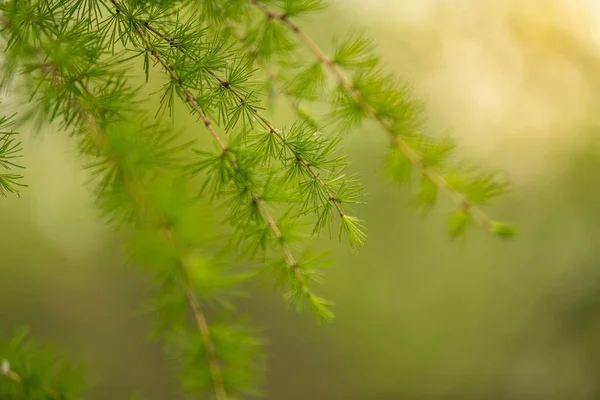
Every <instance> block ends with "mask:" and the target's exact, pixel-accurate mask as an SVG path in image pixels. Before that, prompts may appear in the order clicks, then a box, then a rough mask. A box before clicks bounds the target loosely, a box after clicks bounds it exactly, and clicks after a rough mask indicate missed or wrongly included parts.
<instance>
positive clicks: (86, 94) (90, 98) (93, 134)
mask: <svg viewBox="0 0 600 400" xmlns="http://www.w3.org/2000/svg"><path fill="white" fill-rule="evenodd" d="M8 24H10V21H7V25H8ZM39 29H40V32H42V33H43V34H45V35H46V36H47V39H48V40H50V41H54V40H55V38H54V37H53V36H52V33H51V32H49V30H48V28H47V26H45V25H43V24H41V23H40V24H39ZM43 51H44V49H42V48H32V52H33V53H34V54H36V55H37V60H36V64H34V65H32V66H30V67H29V68H37V69H38V70H39V71H41V72H42V74H43V75H44V77H45V78H48V80H49V81H50V82H51V88H55V89H57V90H58V88H59V87H60V86H61V85H64V84H68V83H69V81H71V82H72V83H73V85H74V88H75V87H76V88H77V89H78V90H79V91H80V93H79V95H80V101H81V103H80V102H79V101H76V98H73V97H71V98H69V99H68V104H67V108H68V109H69V110H70V112H73V113H75V114H79V119H80V120H81V122H82V124H83V126H82V128H83V129H82V130H83V132H84V133H85V134H87V135H88V137H89V139H90V141H91V143H93V146H94V147H95V151H94V153H95V154H98V155H103V154H109V152H110V149H109V147H108V146H109V143H108V142H107V140H106V137H105V136H104V135H103V128H102V126H101V125H100V124H99V122H98V121H97V120H96V118H95V116H94V115H92V113H91V112H90V111H88V110H87V109H86V108H85V107H82V106H81V104H86V103H88V104H94V102H95V100H96V96H95V95H94V93H93V92H92V90H90V88H88V87H87V85H86V84H85V83H84V81H83V80H82V79H74V80H71V79H72V78H71V77H64V76H62V75H61V74H60V67H59V66H58V65H55V64H53V63H52V61H50V55H49V54H43ZM123 185H124V187H125V190H126V191H127V192H128V193H129V194H130V195H131V197H132V198H133V199H134V201H135V202H136V203H137V204H138V205H139V207H140V209H142V210H145V211H146V213H149V214H153V215H155V217H156V218H157V219H158V221H159V222H160V225H161V226H162V228H161V231H162V233H163V235H164V237H165V238H166V240H167V242H168V243H169V244H170V245H171V246H172V247H173V248H177V242H178V239H177V237H176V233H175V232H174V231H173V230H172V229H171V227H170V226H169V222H168V218H167V216H165V215H161V214H160V212H159V210H157V209H153V210H152V212H151V213H150V210H149V208H150V207H152V205H151V203H152V202H151V200H150V199H149V198H148V197H147V195H146V192H145V190H144V188H143V187H142V185H141V182H140V181H139V180H138V179H137V177H136V176H134V175H131V174H124V176H123ZM179 266H180V268H181V270H182V273H183V274H184V276H186V280H187V281H188V283H187V287H184V288H183V291H184V293H185V294H184V296H185V297H187V299H188V301H189V304H190V308H191V310H192V313H193V315H194V320H195V321H196V324H197V328H198V330H199V332H200V335H201V337H202V340H203V342H204V345H205V347H206V349H207V353H208V359H209V369H210V373H211V376H212V379H213V388H214V391H215V396H216V399H217V400H226V399H227V398H228V396H227V393H226V391H225V388H224V383H223V378H222V373H221V367H220V365H219V360H218V357H217V355H216V352H215V345H214V343H213V342H212V338H211V332H210V328H209V325H208V323H207V319H206V316H205V315H204V312H203V311H202V308H201V307H200V304H199V302H198V299H197V298H196V295H195V293H194V292H193V290H192V289H191V287H189V281H191V279H190V277H189V275H188V274H189V272H188V271H187V267H186V263H185V261H184V260H183V259H179ZM5 375H12V376H13V377H14V378H16V375H13V374H11V373H10V371H9V372H7V373H6V374H5Z"/></svg>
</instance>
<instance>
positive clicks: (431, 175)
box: [248, 0, 509, 234]
mask: <svg viewBox="0 0 600 400" xmlns="http://www.w3.org/2000/svg"><path fill="white" fill-rule="evenodd" d="M248 1H249V2H250V4H252V5H253V6H254V7H255V8H256V9H258V10H259V11H260V12H262V13H263V14H264V15H265V16H266V17H267V18H268V19H270V20H276V21H279V22H280V23H281V24H283V25H284V26H285V27H286V28H287V29H288V30H289V31H291V32H292V33H293V35H294V36H296V38H297V39H298V40H299V41H300V42H301V43H303V44H304V45H305V46H306V47H307V48H308V49H309V50H310V52H311V53H312V54H313V56H314V57H315V59H316V60H317V61H318V62H319V63H320V64H322V65H323V66H325V68H326V69H327V70H329V71H330V73H331V74H332V75H333V76H334V77H335V79H336V81H337V82H338V84H339V86H340V87H341V88H342V89H343V90H344V91H345V92H346V93H347V94H348V95H349V96H350V97H351V98H352V99H354V101H355V102H356V104H357V105H358V106H359V107H360V108H361V109H362V110H363V111H364V113H365V114H366V115H368V116H369V117H370V118H371V119H373V120H374V121H376V122H377V123H378V124H379V125H380V126H381V127H382V128H383V130H384V131H385V132H387V133H388V135H389V136H390V141H391V143H392V145H393V146H394V147H396V148H397V149H398V150H399V151H400V152H401V153H402V154H403V155H404V157H406V159H407V160H408V161H409V162H410V163H411V164H412V165H414V166H415V167H417V168H419V169H420V171H421V172H422V174H423V176H425V177H426V178H427V179H428V180H429V181H430V182H431V183H433V184H434V185H435V186H436V187H437V188H439V189H440V190H442V191H444V192H445V193H446V194H447V195H448V196H449V197H450V198H451V199H452V200H453V201H454V202H455V203H456V204H457V205H458V206H459V207H460V209H461V210H462V211H463V212H465V213H468V214H469V215H470V216H471V217H472V218H473V219H474V220H475V221H476V222H477V223H478V224H479V225H480V226H481V227H482V228H483V229H485V230H486V231H490V232H493V233H496V234H509V233H508V232H507V231H506V228H507V227H506V226H504V224H500V223H498V222H496V221H494V220H493V219H492V218H490V217H489V216H488V215H487V214H486V213H485V212H484V211H483V210H481V209H480V208H479V207H477V206H476V205H475V204H474V203H473V202H471V201H469V200H468V199H467V197H466V196H465V195H464V194H462V193H461V192H460V191H458V190H455V189H454V188H453V187H452V185H451V184H450V183H449V182H448V181H447V179H446V178H445V177H444V176H443V175H441V174H439V173H438V172H437V171H436V170H435V169H433V168H431V167H430V166H429V165H427V163H426V162H425V161H424V160H423V158H422V157H421V156H420V155H419V154H418V152H417V151H415V150H414V149H413V148H411V146H410V145H408V144H407V143H406V141H405V140H403V139H402V137H401V133H400V132H397V131H396V130H395V129H394V127H393V126H392V124H390V123H389V122H387V121H386V120H385V119H384V118H383V117H382V116H381V115H380V114H379V113H378V112H377V110H376V109H375V108H374V107H372V106H371V105H370V104H369V103H368V102H367V101H366V100H365V99H364V97H363V95H362V93H361V92H360V90H358V89H357V88H356V87H355V86H354V85H353V84H352V82H351V81H350V79H349V78H348V77H347V76H346V75H345V74H344V72H342V70H341V68H339V67H338V66H337V65H336V64H335V62H334V61H333V59H332V58H331V57H330V56H328V55H327V53H325V52H324V51H323V50H322V49H321V48H320V47H319V46H318V45H317V44H316V43H315V42H314V41H313V40H312V39H311V38H310V37H309V36H308V35H307V34H306V33H305V32H304V30H303V29H302V28H301V27H300V26H299V25H298V24H296V23H294V22H293V21H291V20H290V18H289V15H287V14H286V13H277V12H275V11H273V10H271V9H270V8H269V7H268V6H267V5H265V4H263V3H262V2H261V1H259V0H248Z"/></svg>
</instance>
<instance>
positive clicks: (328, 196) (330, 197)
mask: <svg viewBox="0 0 600 400" xmlns="http://www.w3.org/2000/svg"><path fill="white" fill-rule="evenodd" d="M111 2H112V3H113V5H115V7H116V8H117V9H120V8H119V3H118V2H117V1H113V0H111ZM136 26H137V28H136V30H137V31H138V34H139V33H140V32H139V29H140V28H141V27H144V28H145V29H146V30H147V31H148V32H150V33H151V34H153V35H155V36H156V37H158V38H160V39H162V40H164V41H165V42H166V43H168V44H169V45H170V47H171V48H175V49H177V50H178V51H180V52H181V53H182V54H188V52H187V51H186V49H185V48H184V47H183V46H181V45H180V44H179V43H178V41H177V38H176V37H173V36H170V35H168V34H166V33H163V32H161V31H160V30H159V29H157V28H155V27H154V26H153V25H151V24H150V23H149V22H148V21H145V22H144V23H143V24H139V25H136ZM148 44H150V43H148ZM155 57H156V56H155ZM192 59H194V58H193V56H192ZM196 61H197V60H196ZM207 72H208V73H209V75H210V76H211V77H212V78H214V79H215V80H216V81H217V82H218V83H219V85H220V86H221V87H222V88H224V89H226V90H228V91H229V92H231V93H232V94H233V96H235V98H236V99H237V101H238V102H239V103H240V105H247V107H248V109H249V110H250V111H251V113H252V114H253V115H254V116H255V117H256V118H257V119H258V120H259V121H260V122H261V123H262V124H263V125H264V127H265V128H266V129H267V130H268V133H269V134H272V135H274V136H275V137H276V138H277V139H278V140H279V145H280V146H282V147H283V148H285V149H287V150H288V151H289V152H290V153H291V154H293V156H294V157H295V158H296V160H297V162H298V163H299V164H300V165H301V166H302V168H303V169H304V170H305V171H306V172H307V173H308V175H309V176H310V177H311V178H312V180H314V181H315V182H316V183H317V184H318V185H319V186H320V188H321V190H322V191H323V193H324V194H325V196H324V197H325V198H324V200H325V201H326V202H329V203H330V204H331V205H332V206H333V207H334V208H335V210H336V212H337V214H338V215H339V217H340V218H341V220H342V224H343V225H344V224H348V223H349V221H356V227H357V229H356V236H355V238H356V240H350V243H351V244H352V245H357V246H361V245H363V244H364V233H363V232H362V231H361V229H360V226H361V225H360V222H361V221H360V220H358V219H357V218H356V217H351V216H349V215H347V214H346V213H345V212H344V210H343V207H342V200H341V199H340V198H339V196H338V194H336V193H334V192H333V190H332V189H331V188H330V187H329V185H328V184H327V182H325V181H324V180H323V179H322V178H321V177H320V176H319V174H318V173H317V172H316V171H315V168H314V166H313V165H311V163H310V162H309V161H308V160H306V159H305V158H304V156H303V154H302V153H300V152H298V151H296V150H295V149H294V147H293V146H291V145H290V143H289V142H287V141H286V140H285V138H284V137H283V136H282V134H281V133H280V132H279V131H278V130H277V129H276V128H275V126H274V125H273V124H272V123H271V122H270V121H269V120H268V119H267V118H266V117H265V116H263V115H262V114H261V113H260V111H259V110H258V108H256V107H255V106H253V105H251V104H248V102H247V100H246V98H245V96H244V95H243V94H242V93H240V91H238V90H237V89H236V88H235V87H234V86H233V85H231V84H230V82H228V81H227V80H225V79H223V78H221V77H220V76H219V75H218V74H217V73H216V72H214V71H212V70H207ZM213 137H214V135H213ZM279 154H282V155H283V154H284V153H282V152H281V153H279Z"/></svg>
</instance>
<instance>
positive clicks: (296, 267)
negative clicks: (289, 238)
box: [110, 0, 333, 319]
mask: <svg viewBox="0 0 600 400" xmlns="http://www.w3.org/2000/svg"><path fill="white" fill-rule="evenodd" d="M110 1H111V3H112V4H113V5H114V7H115V8H116V15H122V16H123V18H130V16H128V14H127V11H126V10H124V9H123V8H122V7H121V6H120V4H119V3H118V1H117V0H110ZM129 20H130V21H132V23H133V27H134V29H135V32H136V33H137V36H138V38H139V39H140V40H141V42H142V44H143V50H144V51H146V52H148V53H150V55H151V56H152V57H153V58H154V59H155V60H156V62H157V63H158V64H159V65H160V66H161V67H162V69H163V70H164V71H165V72H166V73H167V74H168V75H169V77H170V79H172V81H173V82H176V84H177V86H178V87H179V88H180V91H179V92H178V93H179V95H180V98H181V100H182V101H183V102H184V103H186V104H188V105H189V106H190V108H191V109H192V111H193V112H194V113H195V114H196V115H197V116H198V117H199V118H200V119H201V120H202V122H203V124H204V126H205V127H206V129H207V130H208V132H209V133H210V135H211V137H212V138H213V140H214V141H215V142H216V144H217V145H218V147H219V149H220V151H221V153H222V155H223V156H224V157H225V158H226V159H227V160H228V162H229V163H230V164H231V166H232V168H233V170H234V171H235V172H236V173H239V172H240V166H239V164H238V162H237V160H236V158H235V155H234V154H233V152H231V151H230V149H229V148H228V147H227V146H226V145H225V143H224V142H223V140H222V139H221V138H220V137H219V135H218V133H217V132H216V130H215V128H214V126H213V124H212V123H211V121H210V120H209V119H208V117H207V115H206V113H205V112H204V111H203V110H202V107H201V106H200V105H199V104H198V101H197V99H196V98H195V97H194V95H193V94H192V93H191V92H190V90H189V89H188V88H187V87H186V86H185V85H184V84H183V80H182V79H181V77H180V76H178V75H177V73H176V72H175V71H174V69H173V68H172V67H171V66H170V65H169V64H168V63H167V62H166V61H165V60H164V59H163V57H162V56H161V55H160V54H159V53H158V52H157V51H156V50H155V49H153V46H152V43H150V41H149V40H148V38H147V37H146V36H145V35H144V33H143V31H142V26H148V25H149V24H148V23H144V24H141V23H139V22H137V21H135V20H133V19H129ZM150 31H152V30H150ZM265 121H266V120H265ZM243 189H244V190H247V191H249V192H250V193H251V201H252V203H253V204H254V205H256V207H257V209H258V210H259V213H260V215H261V216H262V219H263V220H264V222H265V223H266V225H267V227H268V228H269V230H270V231H271V233H272V235H273V236H274V237H275V239H276V241H277V242H278V243H279V244H280V247H281V251H282V254H283V257H284V260H285V262H286V264H287V265H288V267H289V268H290V269H291V270H292V271H293V276H294V279H295V280H296V282H297V285H292V288H293V289H292V293H290V297H291V298H292V299H297V298H298V297H299V296H303V297H305V298H306V300H307V301H308V302H309V304H310V305H311V307H312V308H313V310H315V311H317V312H318V315H319V316H320V317H322V318H324V319H332V318H333V314H332V313H331V311H329V310H328V309H327V302H326V301H325V300H324V299H322V298H320V297H318V296H315V295H314V294H313V293H312V291H311V290H310V289H309V287H308V285H307V282H306V279H305V277H304V276H303V274H302V271H301V268H300V263H299V261H298V260H297V259H296V257H295V256H294V254H293V252H292V250H291V249H290V247H289V245H288V244H287V243H286V241H285V238H284V236H283V234H282V232H281V229H280V228H279V226H278V224H277V222H276V221H275V218H274V217H273V216H272V215H271V214H270V213H269V211H268V210H267V207H266V205H265V204H264V201H263V200H262V198H261V196H260V195H259V194H258V193H255V192H253V191H252V188H250V187H248V186H246V187H244V188H243ZM294 292H295V293H294Z"/></svg>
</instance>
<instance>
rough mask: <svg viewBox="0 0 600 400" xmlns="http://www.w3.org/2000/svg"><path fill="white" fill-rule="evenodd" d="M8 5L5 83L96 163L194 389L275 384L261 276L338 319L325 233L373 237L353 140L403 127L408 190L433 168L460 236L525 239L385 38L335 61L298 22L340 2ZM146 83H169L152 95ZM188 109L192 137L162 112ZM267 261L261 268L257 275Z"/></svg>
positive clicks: (425, 193)
mask: <svg viewBox="0 0 600 400" xmlns="http://www.w3.org/2000/svg"><path fill="white" fill-rule="evenodd" d="M0 4H1V6H0V10H1V12H2V19H1V23H2V25H3V30H2V34H3V39H4V49H5V50H4V56H5V60H4V63H3V83H4V85H5V86H8V85H12V87H13V88H15V89H16V90H18V91H21V92H23V93H24V94H26V95H27V96H28V98H30V99H31V101H30V103H29V109H28V111H27V113H28V114H27V115H31V116H37V118H43V119H45V120H47V121H55V122H57V123H58V124H60V127H61V129H62V130H64V131H65V132H68V133H69V134H70V135H72V136H73V137H74V139H75V140H77V143H78V144H79V148H80V151H81V153H82V154H83V155H85V157H86V159H87V160H89V162H88V165H87V167H88V169H89V171H90V173H91V174H92V176H93V177H94V189H95V193H96V198H97V203H98V206H99V208H100V210H101V211H102V213H103V215H104V216H105V218H106V220H107V221H109V222H110V223H112V224H113V225H114V226H115V229H119V228H121V229H124V230H125V232H127V235H128V246H127V247H128V250H129V253H130V255H131V257H132V260H133V263H134V264H136V265H139V266H140V268H144V269H145V270H147V271H148V273H149V274H151V276H152V277H153V278H154V283H155V285H154V286H155V287H154V291H153V294H152V296H151V300H150V301H149V302H148V305H147V307H148V311H149V312H151V313H152V314H153V315H155V317H156V329H155V337H156V339H157V340H161V341H162V342H163V343H164V345H165V349H166V351H167V353H168V354H169V356H170V357H171V359H172V360H173V363H174V367H175V368H176V369H178V370H179V372H180V376H181V382H182V389H183V390H184V391H185V393H187V394H189V395H194V396H195V395H204V394H207V393H212V395H213V397H214V398H216V399H217V400H224V399H227V398H234V397H235V396H241V395H245V394H247V393H253V392H254V391H255V388H256V384H257V382H260V379H258V378H257V373H259V372H260V371H261V369H262V367H261V360H262V356H261V351H260V347H261V346H260V343H261V342H260V340H258V339H256V338H255V335H254V333H253V330H252V329H250V328H248V327H247V326H246V325H245V324H241V323H240V322H239V320H238V319H237V318H236V317H235V306H234V304H235V301H234V298H235V296H236V295H237V293H238V289H237V288H238V287H239V285H240V284H241V283H243V282H244V281H245V280H247V279H251V278H253V277H255V276H256V275H260V276H263V277H267V278H268V279H269V280H270V281H271V282H272V283H273V285H274V286H275V287H277V288H279V289H280V290H282V291H283V292H284V296H285V298H287V300H288V301H289V302H290V304H291V305H293V306H294V307H295V308H298V309H304V308H308V309H310V310H311V311H312V312H313V313H314V314H315V315H316V316H317V317H318V318H319V319H321V320H331V319H333V317H334V314H333V312H332V311H331V309H330V306H331V304H330V302H329V301H328V300H326V299H324V298H323V297H321V296H320V295H318V294H316V293H315V292H314V289H313V286H314V284H315V283H318V282H320V281H321V280H322V275H323V273H322V271H323V268H324V266H325V265H327V264H328V261H327V260H326V258H324V257H323V255H322V254H321V253H318V254H315V253H314V252H313V251H312V250H311V248H310V239H311V237H313V236H316V235H319V234H321V233H322V232H323V231H324V230H325V231H328V232H329V234H330V235H331V233H332V232H333V230H337V231H338V232H339V237H340V240H343V241H345V242H346V243H348V244H349V245H350V246H353V247H360V246H363V245H364V244H365V242H366V240H367V236H366V233H365V232H366V228H365V226H366V223H365V222H364V221H362V220H361V219H360V218H359V217H357V216H355V215H353V214H354V212H353V210H352V206H353V205H356V204H358V203H361V202H362V195H363V194H362V186H361V184H360V182H359V180H358V177H356V176H353V175H352V174H348V172H347V171H348V167H349V160H348V159H347V158H346V157H345V156H344V155H342V154H341V149H340V141H341V134H342V133H343V132H344V131H347V130H349V129H358V128H360V127H361V125H362V124H363V123H366V122H368V121H370V122H371V123H374V124H375V125H376V126H378V129H380V130H381V131H383V132H384V133H386V134H387V135H388V137H389V139H390V144H391V150H390V155H389V158H388V161H389V162H388V164H389V169H390V171H391V172H392V176H393V177H394V178H395V179H396V180H397V181H398V182H402V183H404V182H409V181H410V180H411V179H413V177H414V176H415V175H418V189H417V191H416V202H417V203H418V204H419V205H420V206H421V207H423V208H424V209H431V208H432V207H433V206H434V204H435V203H436V201H437V199H438V197H439V196H440V195H441V194H445V195H448V196H449V197H450V198H451V199H452V200H454V201H456V203H457V204H458V208H459V210H458V211H457V212H456V213H455V214H453V215H452V216H451V217H450V219H449V222H448V226H449V231H450V234H451V236H452V237H457V236H460V235H462V234H464V232H465V231H466V228H467V227H468V226H471V225H475V224H472V222H476V223H478V224H479V225H482V226H483V227H484V228H485V229H487V230H488V231H490V232H493V233H495V234H497V235H499V236H501V237H507V236H510V235H511V233H512V230H511V228H510V227H508V226H507V225H504V224H501V223H498V222H495V221H492V220H491V219H490V218H489V217H487V215H486V214H485V213H483V211H481V210H480V209H479V208H477V207H478V206H480V205H483V204H486V203H487V202H488V201H489V200H491V199H493V198H495V197H497V196H499V195H501V194H504V193H505V192H506V191H507V189H508V186H507V185H506V183H505V182H504V181H503V180H501V179H499V178H498V177H497V176H496V175H495V174H489V173H485V172H481V171H480V170H479V169H476V168H468V169H467V168H465V167H464V166H463V165H462V164H460V163H456V162H454V161H453V157H452V155H453V151H454V148H455V145H454V143H453V142H452V141H451V140H450V139H447V138H441V139H437V138H433V137H430V136H428V135H426V134H424V133H423V130H424V122H423V120H424V118H423V115H424V111H423V110H424V107H423V105H422V104H421V103H420V102H418V101H415V100H414V99H413V98H412V96H411V90H410V85H407V84H405V83H404V82H402V81H400V80H398V79H397V78H395V77H394V76H392V75H390V74H389V73H387V72H385V70H384V68H383V67H382V65H381V62H380V61H379V58H378V57H377V55H375V53H374V46H373V43H372V42H371V40H369V39H368V38H367V37H366V36H365V35H356V34H354V35H351V36H350V37H349V38H348V39H347V40H345V41H340V42H336V45H335V51H334V53H333V56H332V57H330V56H328V55H327V54H325V53H324V52H323V51H322V50H321V49H320V48H319V47H318V46H317V45H316V44H315V43H314V42H313V41H312V40H311V39H310V38H309V37H308V36H307V35H306V34H305V33H304V31H303V30H302V29H301V28H300V26H299V25H297V24H296V23H295V22H293V21H292V19H295V18H296V17H305V16H309V15H310V13H312V12H316V11H320V10H322V9H324V8H325V2H323V1H320V0H273V1H268V2H266V1H265V2H262V1H258V0H218V1H217V0H204V1H200V2H197V1H189V0H180V1H173V2H171V1H158V0H155V1H150V0H97V1H91V0H88V1H74V0H27V1H25V0H6V1H2V2H1V3H0ZM300 44H302V45H304V47H306V49H308V50H309V51H310V53H311V54H312V59H309V60H307V59H306V57H305V56H304V55H303V53H301V51H302V48H301V47H300V46H299V45H300ZM290 60H295V61H293V62H290ZM264 73H266V75H267V76H268V77H269V78H268V79H269V80H271V81H273V82H272V83H273V86H272V87H273V88H276V89H277V90H279V91H280V92H281V93H282V94H283V95H285V96H286V97H287V98H288V99H289V100H290V101H291V104H292V106H293V108H294V109H295V110H296V112H297V113H298V118H297V119H296V120H292V121H290V122H289V124H287V125H286V126H282V127H277V126H275V124H274V123H273V122H271V120H270V117H269V116H268V114H267V112H266V111H265V109H266V107H265V101H266V96H265V94H264V93H262V90H263V88H264V87H266V85H264V83H263V82H262V79H263V78H264ZM136 74H138V75H141V74H143V76H144V78H145V81H146V82H149V81H150V80H152V82H154V81H155V80H156V81H158V82H161V83H162V86H161V89H160V90H159V91H158V93H156V94H155V95H154V96H150V98H149V99H142V98H141V95H140V94H139V90H138V89H136V88H134V87H133V84H132V83H131V82H132V79H131V78H132V77H133V76H135V75H136ZM282 77H285V78H282ZM302 102H309V103H312V102H314V103H317V102H318V103H325V104H326V105H327V107H328V108H329V112H328V116H327V118H326V120H327V121H328V122H327V123H326V124H321V123H317V120H318V118H316V117H315V116H313V115H310V114H309V113H308V112H306V111H305V109H304V108H303V107H302V106H301V103H302ZM147 106H149V107H152V108H154V109H155V110H156V113H155V115H152V114H148V113H146V112H145V111H144V108H145V107H147ZM180 107H184V108H186V109H187V110H188V111H189V113H190V114H192V115H193V116H194V117H195V118H196V119H197V121H198V124H197V125H196V126H194V127H192V128H190V129H189V131H188V132H183V133H181V132H179V133H178V132H175V130H174V129H173V127H172V125H171V124H170V123H169V121H168V120H163V119H162V117H163V116H164V115H166V116H169V117H171V119H173V118H174V116H175V115H176V110H177V109H178V108H180ZM9 121H10V119H3V120H1V121H0V126H2V127H3V128H4V127H7V126H8V123H9ZM3 130H4V129H3ZM192 133H193V134H194V135H198V137H195V136H194V137H193V138H192V139H191V140H189V139H188V137H189V135H190V134H192ZM3 135H4V136H0V166H2V167H4V168H5V169H9V168H15V167H17V165H16V164H13V162H12V161H10V160H12V159H13V158H14V157H16V156H18V152H19V150H20V147H19V146H18V143H17V142H16V141H15V140H14V134H13V133H12V131H11V132H7V133H3ZM200 138H206V139H208V140H210V141H211V142H212V145H210V146H206V145H202V143H205V142H204V141H203V140H196V139H200ZM20 178H21V177H20V176H19V175H14V174H12V172H11V173H10V174H5V175H0V192H1V193H3V194H4V192H5V191H6V192H11V191H12V192H15V191H16V189H17V187H18V186H19V185H21V184H20V183H19V179H20ZM215 218H222V219H223V220H219V221H215V220H214V219H215ZM221 222H226V226H227V228H223V227H222V225H224V224H221ZM216 224H219V225H220V226H221V230H220V233H219V234H223V232H222V231H223V230H224V231H225V236H219V235H218V234H217V233H216V229H214V227H215V225H216ZM257 262H258V263H260V264H261V266H260V267H259V268H258V270H259V272H258V273H256V271H255V270H254V269H250V268H251V267H249V265H254V263H257ZM190 315H191V317H192V318H191V320H192V321H191V322H190V318H189V317H190ZM15 365H17V364H15ZM15 368H16V367H15Z"/></svg>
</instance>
